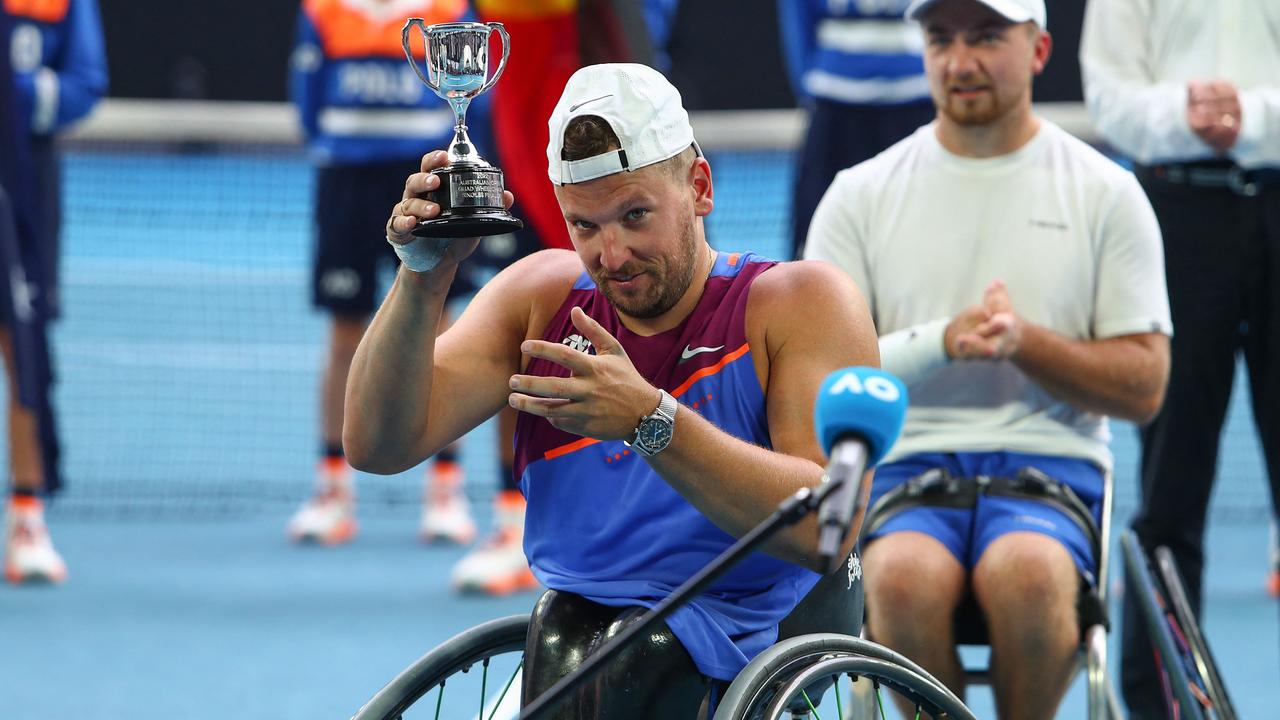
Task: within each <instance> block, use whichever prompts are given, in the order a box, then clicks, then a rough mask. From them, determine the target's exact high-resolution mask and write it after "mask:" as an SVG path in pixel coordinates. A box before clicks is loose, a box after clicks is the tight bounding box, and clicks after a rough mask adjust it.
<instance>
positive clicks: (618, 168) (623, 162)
mask: <svg viewBox="0 0 1280 720" xmlns="http://www.w3.org/2000/svg"><path fill="white" fill-rule="evenodd" d="M626 169H627V152H626V151H625V150H611V151H609V152H607V153H604V154H602V155H596V156H594V157H589V158H583V159H582V160H561V161H560V184H561V185H568V184H570V183H578V182H586V181H587V180H594V179H596V178H598V177H604V176H605V175H612V174H614V173H616V172H622V171H623V170H626Z"/></svg>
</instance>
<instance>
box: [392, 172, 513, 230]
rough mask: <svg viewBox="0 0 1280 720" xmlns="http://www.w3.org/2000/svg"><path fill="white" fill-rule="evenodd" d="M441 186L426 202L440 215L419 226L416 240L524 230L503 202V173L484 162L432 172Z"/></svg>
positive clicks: (428, 196) (429, 195) (428, 195)
mask: <svg viewBox="0 0 1280 720" xmlns="http://www.w3.org/2000/svg"><path fill="white" fill-rule="evenodd" d="M431 172H432V174H434V175H436V176H437V177H439V178H440V187H439V188H437V189H436V190H433V191H431V192H429V193H427V199H428V200H430V201H432V202H434V203H436V204H437V205H439V206H440V216H439V217H436V218H432V219H430V220H423V221H422V222H420V223H418V227H417V228H415V229H414V231H413V234H414V235H417V236H418V237H434V238H467V237H488V236H490V235H505V234H506V233H509V232H512V231H515V230H519V229H520V228H521V227H524V223H522V222H520V221H519V220H517V219H516V218H515V216H513V215H512V214H511V213H509V212H507V209H506V207H504V205H503V202H502V197H503V196H502V171H501V170H499V169H497V168H495V167H493V166H491V165H488V164H487V163H484V164H481V163H474V162H459V163H455V164H454V165H450V166H448V167H442V168H437V169H435V170H432V171H431Z"/></svg>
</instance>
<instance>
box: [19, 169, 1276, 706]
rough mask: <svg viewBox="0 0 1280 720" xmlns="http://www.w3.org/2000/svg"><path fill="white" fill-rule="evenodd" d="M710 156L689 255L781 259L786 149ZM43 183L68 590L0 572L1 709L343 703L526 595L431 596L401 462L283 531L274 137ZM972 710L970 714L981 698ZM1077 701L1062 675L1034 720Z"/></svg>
mask: <svg viewBox="0 0 1280 720" xmlns="http://www.w3.org/2000/svg"><path fill="white" fill-rule="evenodd" d="M712 163H713V166H714V169H715V172H716V181H717V191H718V192H717V198H716V199H717V208H716V211H715V213H714V214H713V215H712V218H711V220H712V221H711V224H710V233H711V236H712V242H713V244H715V245H717V246H718V247H722V248H732V249H741V250H755V251H758V252H763V253H765V254H767V255H772V256H775V257H777V256H782V255H784V254H785V253H786V250H785V240H784V238H785V235H786V232H787V223H786V211H787V208H786V202H787V199H786V198H787V197H788V194H789V193H788V190H787V189H788V188H789V186H790V180H789V177H790V172H791V170H790V160H789V155H787V154H785V153H781V152H751V153H720V154H718V155H713V156H712ZM65 183H66V208H65V213H66V217H65V223H66V225H65V245H64V256H63V293H64V298H63V302H64V308H65V311H64V318H63V320H62V321H61V322H60V324H59V325H58V326H57V331H56V336H55V343H56V345H55V348H56V349H55V352H56V355H57V372H58V377H59V385H58V402H59V407H60V408H61V411H62V415H61V425H62V430H63V436H64V442H65V445H66V447H65V465H64V470H65V475H66V477H67V482H68V489H67V492H66V493H65V494H64V495H63V496H62V497H61V498H60V499H59V500H58V501H57V502H55V503H54V505H53V506H52V507H51V509H50V514H49V517H50V524H51V528H52V530H53V533H54V538H55V540H56V542H57V543H58V546H59V549H60V550H61V551H62V552H63V554H64V555H65V557H66V559H67V563H68V566H69V569H70V579H69V580H68V582H67V583H66V584H65V585H64V586H62V587H56V588H48V587H43V588H42V587H36V588H27V587H23V588H13V587H8V586H6V587H4V588H2V589H0V637H3V638H4V648H5V652H3V653H0V718H6V719H10V718H12V719H14V720H26V719H28V718H30V719H33V720H34V719H40V720H43V719H45V718H53V717H84V718H102V719H110V718H193V719H198V720H203V719H206V718H209V719H211V718H225V717H243V718H321V717H332V718H338V717H348V716H350V714H351V713H352V712H353V711H355V709H356V708H358V707H359V706H360V704H361V703H363V702H364V701H365V700H366V699H367V698H368V697H369V696H370V695H371V694H372V693H373V692H375V691H376V690H377V689H378V688H379V687H380V686H381V685H382V684H383V683H384V682H386V681H387V680H389V679H390V678H391V677H392V676H394V675H395V673H396V672H398V671H399V670H400V669H401V668H403V667H404V666H405V665H407V664H408V663H410V662H411V661H412V660H413V659H414V658H416V657H417V656H418V655H420V654H421V653H423V652H425V651H426V650H427V649H429V648H431V647H432V646H434V645H436V644H437V643H439V642H440V641H442V640H443V639H445V638H446V637H448V636H450V635H452V634H454V633H456V632H458V631H460V630H462V629H464V628H467V627H469V626H471V625H474V624H476V623H478V622H481V621H483V620H487V619H490V618H494V617H497V616H500V615H506V614H510V613H514V612H524V611H527V610H528V609H529V607H530V606H531V605H532V602H533V599H534V595H532V594H524V595H518V596H514V597H511V598H507V599H489V598H474V597H466V598H464V597H458V596H456V595H454V594H452V593H451V592H450V591H449V589H448V587H447V578H448V573H449V569H450V568H451V566H452V564H453V562H454V561H456V560H457V559H458V558H459V557H461V555H462V553H463V552H464V550H463V549H461V548H446V547H427V546H423V545H420V544H419V543H417V542H416V540H415V539H414V534H415V529H416V520H417V515H416V514H417V510H418V502H419V498H420V495H421V491H422V488H421V472H420V471H418V470H414V471H410V472H408V473H404V474H402V475H400V476H396V477H390V478H382V477H371V476H361V477H360V479H359V484H358V493H359V497H360V521H361V524H362V532H361V536H360V537H359V538H358V539H357V541H356V542H354V543H353V544H351V545H349V546H345V547H341V548H337V549H317V548H309V547H301V548H300V547H295V546H292V545H290V544H288V543H287V542H286V541H285V538H284V523H285V520H286V518H287V516H288V513H289V512H290V511H291V510H292V508H293V506H294V504H295V503H296V502H298V501H300V500H301V499H302V498H303V497H304V496H305V495H306V494H307V492H308V490H309V488H310V486H311V483H312V476H313V466H314V462H315V459H316V443H317V440H316V436H317V428H318V425H319V420H318V391H317V382H318V373H319V372H320V367H321V356H322V352H323V343H324V337H323V332H324V327H325V326H324V322H323V318H322V317H321V316H320V315H318V314H317V313H315V312H314V311H312V310H311V309H310V306H309V274H308V252H309V249H308V242H309V240H308V239H309V223H310V212H309V203H310V190H311V179H310V171H309V169H308V165H307V163H306V161H305V159H304V158H303V157H302V156H301V155H300V154H299V153H298V152H297V151H295V150H290V149H263V148H253V149H242V150H239V151H233V152H225V151H222V152H209V151H208V149H207V148H185V149H180V151H177V152H141V153H140V152H137V151H127V149H125V148H120V147H110V146H108V147H84V148H77V149H76V150H74V151H73V152H72V153H70V154H69V155H68V158H67V163H66V177H65ZM371 232H380V230H379V229H378V228H372V229H371ZM1241 382H1243V380H1242V381H1241ZM1240 391H1241V388H1239V387H1237V395H1236V398H1235V399H1234V400H1233V403H1232V408H1231V416H1230V422H1229V424H1228V426H1227V429H1226V431H1225V434H1224V448H1223V456H1222V460H1221V467H1220V472H1221V478H1220V480H1219V487H1218V489H1217V493H1216V496H1215V505H1214V508H1213V513H1212V518H1213V520H1212V523H1211V525H1210V534H1209V559H1208V576H1207V580H1206V608H1207V611H1206V617H1205V619H1204V623H1203V624H1204V627H1205V630H1206V633H1207V636H1208V639H1209V642H1210V644H1211V646H1212V647H1213V649H1214V651H1215V653H1216V654H1217V657H1218V660H1219V663H1220V665H1221V666H1222V669H1223V672H1224V675H1225V679H1226V682H1227V684H1228V687H1229V689H1230V691H1231V693H1232V695H1233V699H1234V701H1235V704H1236V706H1237V708H1238V709H1239V711H1240V713H1241V714H1242V716H1243V717H1246V718H1255V717H1256V718H1265V717H1271V716H1272V714H1273V713H1274V710H1273V709H1272V708H1273V707H1274V706H1275V705H1276V704H1277V702H1280V690H1278V689H1277V688H1280V683H1277V680H1278V679H1280V624H1278V623H1277V618H1278V614H1277V604H1276V601H1275V600H1273V599H1271V598H1269V597H1268V596H1267V595H1266V594H1265V592H1264V589H1263V577H1264V574H1265V572H1266V569H1267V557H1266V553H1267V533H1268V521H1269V517H1268V515H1269V510H1268V508H1269V505H1268V503H1267V501H1266V495H1265V476H1264V474H1263V470H1262V466H1261V459H1260V453H1259V450H1258V447H1257V445H1256V442H1255V440H1254V435H1253V429H1252V424H1251V420H1250V418H1249V412H1248V408H1247V404H1246V403H1245V401H1244V399H1243V396H1242V394H1241V392H1240ZM1115 435H1116V439H1115V443H1114V448H1115V453H1116V456H1117V467H1116V482H1117V502H1118V506H1117V512H1116V516H1115V528H1117V529H1118V528H1119V527H1121V526H1122V525H1123V524H1124V523H1126V522H1127V518H1128V516H1129V514H1130V513H1131V511H1132V508H1133V506H1134V502H1135V490H1134V468H1135V465H1136V450H1137V448H1136V439H1135V437H1134V433H1133V430H1132V428H1131V427H1129V426H1127V425H1117V426H1116V427H1115ZM493 447H494V438H493V432H492V429H491V428H490V427H489V426H484V427H482V428H481V429H480V430H478V431H477V432H476V433H473V435H472V436H470V437H468V438H467V440H466V443H465V447H464V451H463V464H464V467H465V468H466V471H467V474H468V477H469V478H470V481H469V482H470V484H469V487H468V492H469V494H470V495H471V496H472V499H473V501H474V502H475V504H476V507H477V508H478V509H479V510H480V512H479V515H480V517H479V520H480V522H481V524H482V526H487V519H488V518H487V502H488V499H489V497H490V496H491V495H492V493H493V492H494V487H495V485H496V479H497V478H496V473H497V469H496V466H495V462H494V457H493V455H494V451H493ZM1113 557H1118V555H1115V554H1114V551H1113ZM1112 575H1113V578H1118V577H1119V572H1118V571H1115V568H1114V567H1113V573H1112ZM1116 636H1117V634H1116V633H1113V638H1114V637H1116ZM1113 658H1118V650H1117V651H1115V652H1114V653H1113ZM1113 669H1114V666H1113ZM971 700H972V705H973V706H974V709H975V710H976V711H977V713H978V714H979V716H980V717H989V716H992V715H993V711H992V705H991V702H990V698H989V697H988V696H986V695H985V694H983V693H977V694H975V695H974V696H973V697H971ZM1083 706H1084V699H1083V694H1082V692H1081V691H1080V688H1079V687H1077V688H1076V689H1075V690H1073V694H1072V695H1071V697H1070V698H1069V702H1068V703H1067V705H1066V707H1065V708H1064V709H1063V711H1062V713H1061V716H1062V717H1068V718H1073V717H1082V716H1083Z"/></svg>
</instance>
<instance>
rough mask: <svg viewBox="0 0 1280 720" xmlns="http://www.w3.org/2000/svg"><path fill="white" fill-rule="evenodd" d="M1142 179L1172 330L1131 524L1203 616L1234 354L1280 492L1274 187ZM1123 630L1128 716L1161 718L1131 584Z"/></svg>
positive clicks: (1144, 173)
mask: <svg viewBox="0 0 1280 720" xmlns="http://www.w3.org/2000/svg"><path fill="white" fill-rule="evenodd" d="M1138 178H1139V180H1141V181H1142V185H1143V188H1144V189H1145V190H1146V192H1147V196H1148V197H1149V198H1150V199H1151V205H1152V207H1153V208H1154V209H1155V212H1156V216H1157V217H1158V218H1159V221H1160V231H1161V232H1162V233H1163V235H1164V248H1165V270H1166V278H1167V280H1168V284H1169V302H1170V306H1171V310H1172V313H1173V333H1174V334H1173V339H1172V360H1173V365H1172V368H1171V374H1170V377H1169V388H1168V392H1167V394H1166V396H1165V401H1164V407H1163V408H1162V409H1161V411H1160V414H1159V415H1158V416H1157V417H1156V419H1155V420H1154V421H1153V422H1152V423H1151V424H1150V425H1148V426H1147V427H1145V428H1143V429H1142V466H1141V480H1142V505H1141V507H1140V508H1139V510H1138V513H1137V515H1136V516H1135V518H1134V520H1133V529H1134V531H1135V532H1136V533H1137V535H1138V538H1139V539H1140V540H1141V543H1142V545H1143V547H1144V548H1145V549H1146V550H1147V552H1148V553H1150V552H1151V550H1152V549H1153V548H1155V547H1157V546H1160V545H1166V546H1168V548H1169V549H1170V550H1171V551H1172V552H1173V556H1174V558H1175V559H1176V560H1177V564H1178V569H1179V571H1180V572H1181V574H1182V577H1183V579H1184V581H1185V583H1186V585H1187V593H1188V595H1189V597H1190V600H1191V604H1192V608H1193V609H1194V610H1195V612H1196V615H1197V616H1199V614H1200V604H1201V578H1202V575H1203V571H1204V529H1205V518H1206V513H1207V511H1208V508H1209V495H1210V491H1211V489H1212V487H1213V480H1214V473H1215V469H1216V467H1217V462H1218V440H1219V435H1220V433H1221V430H1222V424H1223V420H1224V417H1225V415H1226V411H1227V403H1228V401H1229V400H1230V397H1231V385H1232V381H1233V379H1234V374H1235V369H1236V362H1237V357H1238V355H1240V354H1243V356H1244V359H1245V362H1246V364H1247V366H1248V371H1249V385H1250V388H1251V390H1252V401H1253V415H1254V420H1255V422H1256V424H1257V428H1258V433H1259V436H1260V438H1261V443H1262V447H1263V452H1264V455H1265V458H1266V465H1267V472H1268V474H1269V476H1270V480H1271V499H1272V511H1273V512H1274V511H1275V510H1276V509H1277V507H1276V499H1277V497H1278V496H1280V493H1278V492H1277V482H1280V187H1278V186H1271V187H1270V188H1267V189H1264V190H1263V192H1262V194H1260V195H1258V196H1256V197H1252V198H1249V197H1243V196H1239V195H1236V194H1234V193H1233V192H1231V191H1230V190H1229V189H1226V188H1205V187H1190V186H1187V185H1178V184H1173V183H1169V182H1165V181H1163V180H1159V179H1157V178H1155V177H1154V176H1153V175H1152V174H1151V173H1150V171H1148V170H1146V169H1144V168H1139V170H1138ZM1123 632H1124V635H1123V637H1124V647H1123V654H1122V667H1121V681H1122V687H1123V694H1124V698H1125V702H1126V704H1127V705H1128V706H1129V711H1130V717H1131V718H1133V720H1142V719H1145V718H1163V717H1165V716H1166V714H1167V711H1166V709H1165V707H1164V700H1163V695H1162V692H1161V690H1160V679H1159V677H1158V676H1157V674H1156V669H1155V664H1154V661H1153V658H1152V650H1151V643H1150V641H1149V640H1148V638H1147V633H1146V628H1145V626H1144V624H1143V621H1142V616H1141V614H1140V611H1139V609H1138V607H1137V604H1136V602H1135V601H1134V598H1133V596H1132V595H1130V594H1127V595H1126V596H1125V603H1124V627H1123Z"/></svg>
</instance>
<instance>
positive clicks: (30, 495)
mask: <svg viewBox="0 0 1280 720" xmlns="http://www.w3.org/2000/svg"><path fill="white" fill-rule="evenodd" d="M0 21H2V22H0V32H2V33H3V34H4V42H3V43H2V44H0V51H3V54H4V55H5V65H4V66H2V67H0V72H2V73H3V74H4V83H5V85H7V86H8V88H7V89H9V90H10V91H11V94H12V97H10V96H9V94H8V93H6V95H5V97H4V98H3V99H2V100H0V105H4V106H5V107H4V108H3V109H4V110H5V112H9V113H11V114H12V117H11V120H12V121H13V123H14V125H16V126H17V127H16V128H11V133H10V134H11V135H12V136H13V138H12V142H13V144H10V140H11V138H9V137H6V138H5V142H4V143H2V144H0V147H3V148H4V149H3V151H2V152H3V154H4V155H6V156H9V158H8V159H9V160H10V161H14V160H17V159H18V158H17V157H16V156H25V157H26V161H25V167H24V168H23V169H21V170H20V171H19V172H18V175H17V176H16V177H14V178H11V179H10V180H6V182H5V188H3V190H4V192H2V193H0V195H3V196H4V202H3V203H0V204H3V205H5V206H6V207H0V266H3V267H2V268H0V350H2V351H3V355H4V361H5V370H6V373H7V376H8V380H9V472H10V474H11V478H12V480H11V482H12V494H11V498H10V501H9V505H8V511H7V513H6V516H7V517H6V519H7V522H6V531H5V550H4V565H5V568H4V569H5V576H6V578H7V579H8V580H9V581H10V582H13V583H25V582H62V581H63V580H64V579H66V576H67V568H66V563H65V562H64V561H63V559H62V556H61V555H60V554H59V553H58V551H57V550H55V549H54V547H53V542H52V540H51V539H50V537H49V533H48V530H47V528H46V526H45V521H44V506H43V501H42V496H43V495H46V494H49V493H52V492H54V491H55V490H57V489H58V487H59V485H60V482H59V481H60V477H59V467H58V463H59V443H58V437H57V427H56V424H55V418H54V408H53V405H52V402H51V397H50V395H51V390H52V384H53V373H52V358H51V357H50V347H49V340H48V335H47V330H48V324H49V323H50V322H52V321H53V320H54V319H55V318H57V316H58V310H59V308H58V277H57V265H58V234H59V230H60V225H61V223H60V203H61V197H60V195H61V178H60V175H59V172H58V169H59V156H58V151H57V146H56V143H55V138H56V136H57V134H58V133H59V132H61V131H62V130H64V129H66V128H67V127H69V126H70V125H72V124H73V123H75V122H76V121H78V120H80V119H82V118H84V117H85V116H86V115H88V114H89V112H90V111H91V110H92V109H93V107H94V105H95V104H96V103H97V102H98V100H99V99H100V98H101V97H102V95H103V94H104V93H105V92H106V89H107V58H106V51H105V49H104V47H103V40H102V26H101V21H100V19H99V16H98V6H97V3H96V2H94V0H6V2H4V3H3V6H0ZM15 201H16V202H15Z"/></svg>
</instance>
